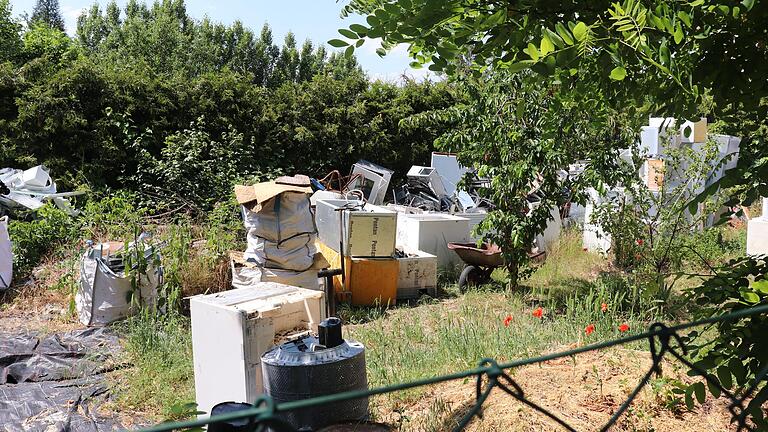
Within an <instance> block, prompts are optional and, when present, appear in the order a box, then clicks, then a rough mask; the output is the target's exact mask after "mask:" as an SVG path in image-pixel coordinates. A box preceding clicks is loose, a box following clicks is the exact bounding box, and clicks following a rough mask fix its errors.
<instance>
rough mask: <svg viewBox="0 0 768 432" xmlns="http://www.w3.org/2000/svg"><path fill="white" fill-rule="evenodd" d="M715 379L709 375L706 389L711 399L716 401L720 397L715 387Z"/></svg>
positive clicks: (718, 389) (717, 388)
mask: <svg viewBox="0 0 768 432" xmlns="http://www.w3.org/2000/svg"><path fill="white" fill-rule="evenodd" d="M716 380H717V378H715V377H714V376H711V375H710V379H708V380H707V388H708V389H709V393H711V394H712V397H713V398H715V399H717V398H719V397H720V388H719V387H718V386H716V385H715V381H716Z"/></svg>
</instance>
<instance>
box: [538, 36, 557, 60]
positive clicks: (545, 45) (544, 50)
mask: <svg viewBox="0 0 768 432" xmlns="http://www.w3.org/2000/svg"><path fill="white" fill-rule="evenodd" d="M554 50H555V45H554V44H553V43H552V41H551V40H549V37H548V36H544V37H543V38H542V39H541V55H542V56H545V55H547V54H549V53H551V52H552V51H554Z"/></svg>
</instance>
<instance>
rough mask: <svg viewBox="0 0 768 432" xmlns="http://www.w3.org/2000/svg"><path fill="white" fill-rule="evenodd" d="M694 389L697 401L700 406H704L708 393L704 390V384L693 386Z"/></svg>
mask: <svg viewBox="0 0 768 432" xmlns="http://www.w3.org/2000/svg"><path fill="white" fill-rule="evenodd" d="M691 387H693V392H694V393H695V394H696V400H697V401H699V403H700V404H703V403H704V401H706V400H707V393H706V389H705V388H704V383H702V382H697V383H694V384H693V385H691Z"/></svg>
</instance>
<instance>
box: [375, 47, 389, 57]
mask: <svg viewBox="0 0 768 432" xmlns="http://www.w3.org/2000/svg"><path fill="white" fill-rule="evenodd" d="M376 54H378V55H379V57H384V56H385V55H387V50H385V49H384V48H376Z"/></svg>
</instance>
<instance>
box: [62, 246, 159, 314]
mask: <svg viewBox="0 0 768 432" xmlns="http://www.w3.org/2000/svg"><path fill="white" fill-rule="evenodd" d="M100 255H101V252H100V251H99V250H98V249H91V250H89V251H87V252H86V253H85V254H84V255H83V257H82V258H81V260H80V288H79V289H78V290H77V295H75V306H76V308H77V315H78V317H79V318H80V322H81V323H83V324H84V325H88V326H102V325H106V324H109V323H111V322H113V321H117V320H120V319H123V318H126V317H128V316H130V315H132V314H133V313H135V312H136V310H135V309H136V308H135V307H132V305H131V302H130V300H131V299H130V293H131V291H132V289H133V288H132V286H131V278H130V276H126V275H125V274H122V273H115V272H113V271H112V270H111V269H110V268H109V266H107V263H106V262H105V261H104V260H103V259H102V258H101V256H100ZM161 282H162V269H161V268H155V267H154V266H152V265H150V266H149V268H148V269H147V273H146V274H144V275H141V277H140V278H139V284H138V285H139V292H138V293H136V295H138V297H139V298H138V300H139V302H140V304H142V305H146V306H153V305H154V304H155V302H156V301H157V287H158V286H159V285H160V283H161Z"/></svg>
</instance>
